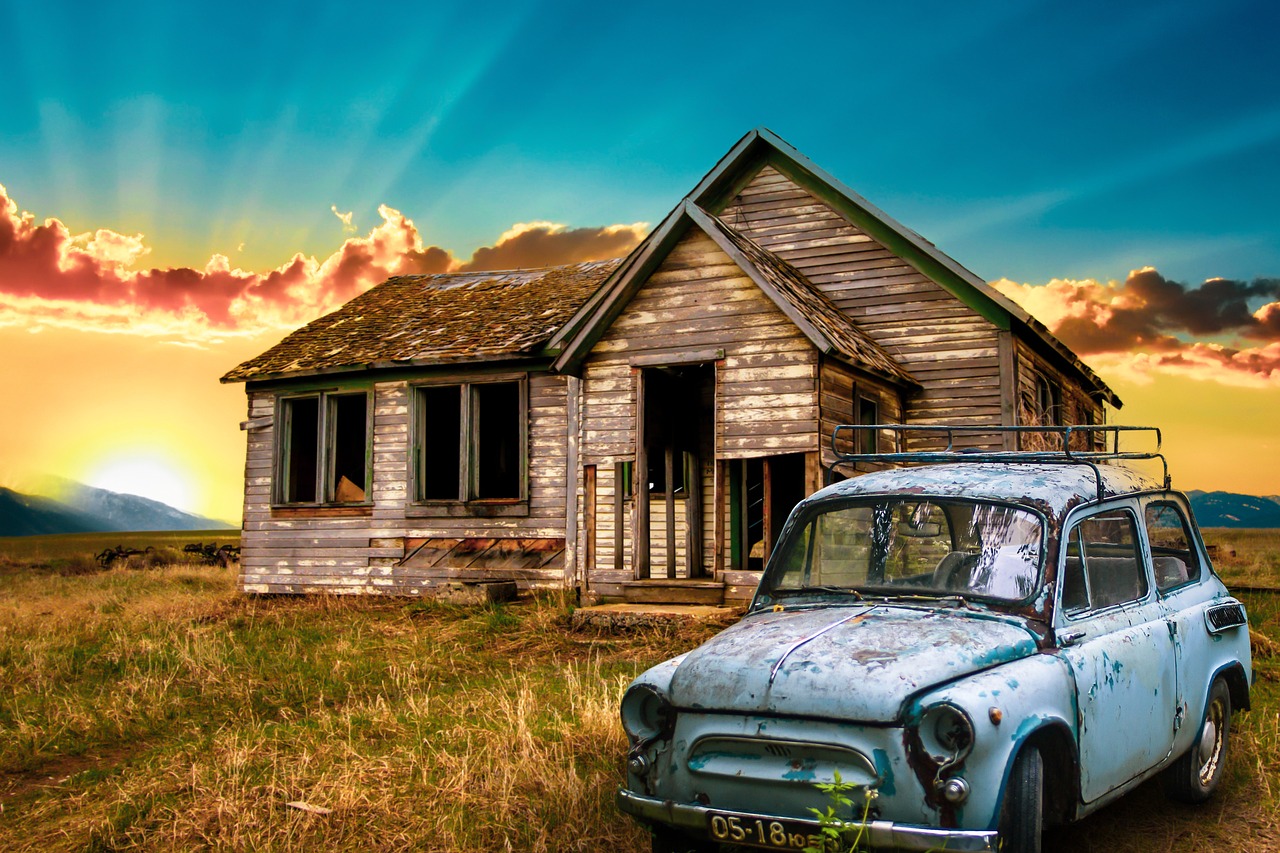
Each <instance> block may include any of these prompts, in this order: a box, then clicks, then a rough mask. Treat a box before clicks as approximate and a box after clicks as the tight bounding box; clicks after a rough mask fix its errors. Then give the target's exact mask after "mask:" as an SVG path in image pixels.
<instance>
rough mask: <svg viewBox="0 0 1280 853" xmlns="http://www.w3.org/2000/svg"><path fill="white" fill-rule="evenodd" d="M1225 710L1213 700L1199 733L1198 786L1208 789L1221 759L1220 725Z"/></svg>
mask: <svg viewBox="0 0 1280 853" xmlns="http://www.w3.org/2000/svg"><path fill="white" fill-rule="evenodd" d="M1225 713H1226V710H1225V709H1224V708H1223V707H1222V702H1221V701H1217V700H1215V701H1214V702H1213V703H1212V704H1210V705H1209V712H1208V713H1207V714H1205V720H1204V731H1202V732H1201V733H1200V784H1201V785H1202V786H1204V787H1206V788H1207V787H1208V786H1209V785H1210V784H1211V783H1212V782H1213V777H1214V776H1216V775H1217V773H1218V762H1219V761H1220V760H1221V759H1222V724H1223V722H1224V720H1223V717H1224V716H1225Z"/></svg>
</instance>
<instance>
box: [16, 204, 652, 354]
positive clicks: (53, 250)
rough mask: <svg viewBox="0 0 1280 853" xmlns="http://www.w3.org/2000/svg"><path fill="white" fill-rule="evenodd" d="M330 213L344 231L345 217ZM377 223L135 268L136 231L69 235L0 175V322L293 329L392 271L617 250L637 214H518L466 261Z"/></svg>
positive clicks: (392, 213) (384, 210)
mask: <svg viewBox="0 0 1280 853" xmlns="http://www.w3.org/2000/svg"><path fill="white" fill-rule="evenodd" d="M333 213H334V215H336V216H337V217H338V218H339V219H340V220H342V222H343V225H344V229H348V228H349V229H351V230H354V225H353V224H352V215H351V214H350V213H345V214H344V213H342V212H340V211H339V210H338V209H337V207H336V205H335V206H334V207H333ZM378 215H379V216H380V217H381V220H382V221H381V222H380V223H379V224H378V225H377V226H375V227H374V228H373V229H372V230H370V232H369V233H368V235H367V236H363V237H350V238H348V239H347V240H346V241H344V242H343V243H342V245H341V246H340V247H339V248H338V249H337V250H336V251H335V252H333V254H331V255H329V256H328V257H327V258H324V259H323V260H318V259H316V258H314V257H308V256H305V255H302V254H301V253H299V254H296V255H294V256H293V258H291V259H290V260H289V261H288V262H287V263H285V264H283V265H282V266H280V267H278V268H276V269H274V270H270V271H268V272H265V273H264V272H252V271H246V270H242V269H239V268H233V267H232V266H231V263H230V261H229V260H228V259H227V258H226V257H225V256H223V255H214V256H213V257H211V258H210V259H209V261H208V263H206V264H205V266H204V268H203V269H195V268H191V267H177V268H169V269H146V270H136V269H134V267H135V265H136V264H137V263H138V262H139V261H140V260H142V259H143V258H144V257H145V256H146V255H147V254H148V252H149V251H150V250H149V249H148V248H147V246H146V245H145V242H144V237H143V235H142V234H135V235H132V236H130V235H125V234H118V233H116V232H114V231H110V230H108V229H99V230H97V231H95V232H93V233H92V234H82V235H78V236H77V235H72V234H71V232H70V231H69V230H68V229H67V227H66V226H65V225H63V224H62V223H61V222H60V221H58V220H57V219H46V220H45V221H44V222H43V223H37V222H36V220H35V217H34V216H32V215H31V214H30V213H27V212H23V213H21V214H19V212H18V205H17V203H16V202H15V201H14V200H13V199H12V198H10V197H9V194H8V192H7V190H5V188H4V186H3V185H0V328H3V327H10V326H25V327H27V328H30V329H32V330H38V329H39V328H41V327H42V326H51V327H68V328H87V329H92V330H97V331H120V332H132V333H135V334H146V335H173V336H178V337H182V338H186V339H190V338H192V337H193V336H195V337H204V338H207V337H209V336H211V335H217V334H223V335H243V334H252V333H256V332H257V331H259V330H261V329H264V328H293V327H296V326H298V325H301V324H302V323H305V322H308V321H310V320H312V319H314V318H315V317H317V316H320V315H321V314H324V313H325V312H327V311H330V310H332V309H334V308H336V307H337V306H338V305H341V304H342V303H344V302H346V301H347V300H349V299H351V298H352V297H353V296H356V295H357V294H359V293H361V292H363V291H365V290H367V289H369V288H370V287H372V286H374V285H375V284H378V283H379V282H381V281H383V280H385V279H387V278H389V277H391V276H395V275H423V274H430V273H439V272H446V271H449V270H454V269H464V270H475V269H510V268H514V267H532V266H552V265H556V264H563V263H573V262H577V261H586V260H602V259H605V258H611V257H617V256H619V255H622V254H625V253H627V252H628V251H630V250H631V249H632V248H634V247H635V246H636V244H637V243H639V241H640V240H641V239H642V238H643V236H644V233H645V228H646V226H645V224H644V223H636V224H633V225H610V226H603V227H599V228H573V229H570V228H568V227H567V226H564V225H560V224H555V223H549V222H535V223H526V224H518V225H515V226H513V227H512V228H511V229H510V230H509V231H507V232H506V233H505V234H503V235H502V236H501V237H499V239H498V240H497V241H496V243H495V244H494V245H493V246H484V247H481V248H479V249H477V250H475V252H474V253H473V254H472V257H471V260H470V261H468V262H466V263H463V262H461V261H460V260H458V259H457V258H455V257H454V256H453V255H452V254H451V253H450V252H449V251H448V250H446V249H442V248H440V247H439V246H427V245H425V244H424V242H423V240H422V236H421V234H420V233H419V231H418V229H417V227H416V226H415V225H414V223H413V220H411V219H409V218H408V217H406V216H405V215H404V214H403V213H401V212H400V211H398V210H395V209H393V208H390V207H387V206H386V205H383V206H381V207H379V208H378Z"/></svg>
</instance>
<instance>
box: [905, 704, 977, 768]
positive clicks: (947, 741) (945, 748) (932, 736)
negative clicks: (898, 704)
mask: <svg viewBox="0 0 1280 853" xmlns="http://www.w3.org/2000/svg"><path fill="white" fill-rule="evenodd" d="M918 732H919V736H920V745H921V746H922V747H924V750H925V752H927V753H929V756H930V757H931V758H933V760H934V761H936V762H937V763H939V764H946V765H950V764H955V763H956V762H958V761H960V760H961V759H963V758H964V757H965V756H966V755H968V754H969V750H971V749H973V736H974V731H973V720H971V719H970V718H969V715H968V714H966V713H965V712H964V711H963V710H962V709H961V708H959V707H957V706H955V705H952V704H951V703H950V702H939V703H938V704H936V705H931V706H929V707H928V708H926V709H925V711H924V714H923V715H921V717H920V725H919V729H918Z"/></svg>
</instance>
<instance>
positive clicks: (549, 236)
mask: <svg viewBox="0 0 1280 853" xmlns="http://www.w3.org/2000/svg"><path fill="white" fill-rule="evenodd" d="M648 230H649V223H647V222H634V223H632V224H631V225H608V226H605V227H603V228H569V227H567V226H565V225H560V224H558V223H555V222H522V223H519V224H517V225H513V226H512V227H511V228H510V229H509V230H508V231H507V232H506V233H505V234H503V235H502V236H501V237H499V238H498V242H497V243H496V244H495V245H493V246H485V247H483V248H479V249H476V251H475V253H474V254H473V255H472V256H471V260H470V261H467V262H466V263H465V264H462V265H461V266H460V267H459V269H460V270H464V271H470V270H510V269H529V268H531V267H551V266H557V265H559V264H574V263H579V262H581V261H600V260H604V259H606V258H620V257H622V256H623V255H625V254H627V253H628V252H630V251H631V250H632V249H634V248H635V247H636V246H637V245H639V243H640V241H641V240H643V239H644V235H645V234H646V233H648Z"/></svg>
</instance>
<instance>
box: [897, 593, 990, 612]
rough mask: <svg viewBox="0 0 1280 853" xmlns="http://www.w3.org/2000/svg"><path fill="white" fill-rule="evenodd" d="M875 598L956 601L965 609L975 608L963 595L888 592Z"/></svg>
mask: <svg viewBox="0 0 1280 853" xmlns="http://www.w3.org/2000/svg"><path fill="white" fill-rule="evenodd" d="M876 598H882V599H884V600H885V601H957V602H959V603H960V606H961V607H963V608H965V609H966V610H976V609H977V608H975V607H974V606H973V604H972V603H971V602H970V601H969V599H967V598H965V597H964V596H963V595H954V594H951V595H922V594H920V593H888V594H885V595H877V596H876Z"/></svg>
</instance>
